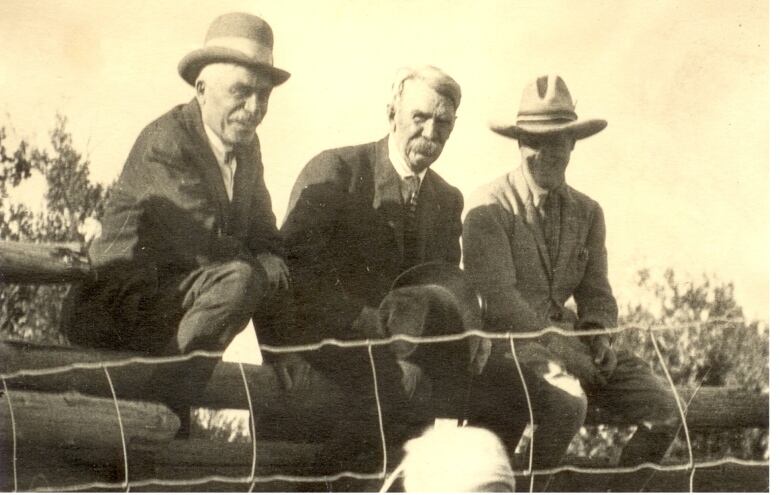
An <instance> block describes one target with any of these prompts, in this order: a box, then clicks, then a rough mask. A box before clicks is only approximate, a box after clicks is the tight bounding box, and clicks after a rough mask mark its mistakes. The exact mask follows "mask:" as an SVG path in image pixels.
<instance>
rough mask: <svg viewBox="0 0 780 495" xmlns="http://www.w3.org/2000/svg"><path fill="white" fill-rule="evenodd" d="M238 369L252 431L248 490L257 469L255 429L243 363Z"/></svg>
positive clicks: (252, 487)
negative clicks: (242, 382)
mask: <svg viewBox="0 0 780 495" xmlns="http://www.w3.org/2000/svg"><path fill="white" fill-rule="evenodd" d="M238 369H239V370H240V371H241V379H242V380H243V381H244V391H245V392H246V403H247V406H248V407H249V431H250V432H251V433H252V469H251V470H250V472H249V482H250V484H249V490H247V491H249V492H253V491H254V489H255V470H256V469H257V429H256V427H255V411H254V408H253V407H252V393H251V392H250V391H249V380H247V378H246V372H245V371H244V363H240V362H239V363H238Z"/></svg>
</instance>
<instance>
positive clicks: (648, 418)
mask: <svg viewBox="0 0 780 495" xmlns="http://www.w3.org/2000/svg"><path fill="white" fill-rule="evenodd" d="M617 358H618V362H617V366H616V368H615V371H614V373H613V374H612V376H611V377H610V379H609V380H608V382H607V385H606V386H603V387H600V388H599V389H598V390H595V391H594V392H593V393H592V394H591V395H592V400H593V401H594V402H595V403H596V404H597V405H598V406H599V407H602V408H604V409H607V410H609V411H610V412H612V413H613V414H617V415H620V416H622V417H623V418H624V419H625V420H626V421H627V422H630V423H633V424H636V425H637V430H636V432H635V433H634V435H633V436H632V437H631V439H630V440H629V442H628V443H627V444H626V446H625V447H624V448H623V452H622V453H621V457H620V465H621V466H626V467H632V466H636V465H639V464H642V463H645V462H654V463H658V462H660V461H661V460H662V459H663V458H664V456H665V455H666V451H667V450H668V448H669V446H670V445H671V444H672V442H673V441H674V439H675V437H676V436H677V431H678V428H679V425H680V418H679V411H678V409H677V403H676V401H675V399H674V395H673V394H672V391H671V387H670V385H669V384H668V383H667V382H666V381H664V380H662V379H661V378H659V377H657V376H656V375H654V374H653V372H652V370H651V368H650V366H649V365H648V364H647V363H646V362H644V361H643V360H641V359H640V358H638V357H637V356H635V355H633V354H632V353H629V352H626V351H619V352H618V353H617ZM647 476H648V475H634V476H630V477H629V476H616V477H614V478H613V480H612V481H611V483H610V488H611V489H612V490H613V491H634V490H638V489H640V488H641V487H642V486H643V485H644V484H645V481H646V479H647Z"/></svg>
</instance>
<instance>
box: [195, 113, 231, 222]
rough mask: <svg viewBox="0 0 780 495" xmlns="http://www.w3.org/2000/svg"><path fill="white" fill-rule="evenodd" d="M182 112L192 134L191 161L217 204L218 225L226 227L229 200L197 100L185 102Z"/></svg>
mask: <svg viewBox="0 0 780 495" xmlns="http://www.w3.org/2000/svg"><path fill="white" fill-rule="evenodd" d="M184 114H185V116H186V119H187V125H188V127H189V131H190V133H191V134H192V135H193V139H192V142H193V145H194V147H195V149H194V153H193V161H194V163H195V166H196V167H197V168H198V169H199V170H200V173H201V174H202V176H203V178H204V180H205V182H206V184H207V186H208V189H209V192H210V193H211V196H212V198H213V199H214V201H215V202H216V203H217V204H218V205H219V216H220V225H222V228H226V227H227V219H228V212H229V211H230V210H229V208H230V200H229V198H228V195H227V191H225V183H224V182H223V181H222V174H221V173H220V171H219V164H218V163H217V158H216V157H215V156H214V152H213V151H211V146H209V141H208V137H207V136H206V131H205V130H204V129H203V119H202V118H201V114H200V106H199V105H198V101H197V100H195V99H193V100H192V101H191V102H190V103H189V104H187V107H186V108H185V109H184Z"/></svg>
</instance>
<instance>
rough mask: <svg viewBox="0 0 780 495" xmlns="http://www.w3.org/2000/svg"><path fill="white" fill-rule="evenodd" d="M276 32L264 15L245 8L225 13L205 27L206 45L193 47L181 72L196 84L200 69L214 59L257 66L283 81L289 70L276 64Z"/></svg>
mask: <svg viewBox="0 0 780 495" xmlns="http://www.w3.org/2000/svg"><path fill="white" fill-rule="evenodd" d="M273 47H274V33H273V30H272V29H271V26H270V24H268V23H267V22H266V21H265V20H264V19H262V18H261V17H258V16H256V15H252V14H247V13H244V12H231V13H229V14H223V15H221V16H219V17H217V18H216V19H214V21H213V22H212V23H211V25H210V26H209V28H208V30H207V31H206V40H205V42H204V44H203V48H199V49H197V50H194V51H192V52H190V53H188V54H187V55H185V56H184V58H183V59H182V60H181V62H179V74H180V75H181V76H182V77H183V78H184V80H185V81H187V82H188V83H190V84H191V85H195V81H196V79H197V77H198V74H199V73H200V71H201V69H203V67H205V66H206V65H208V64H212V63H234V64H240V65H244V66H246V67H249V68H252V69H256V70H259V71H261V72H262V73H264V74H267V75H269V76H270V77H271V79H272V82H273V84H274V85H275V86H276V85H279V84H282V83H283V82H284V81H286V80H287V79H288V78H289V77H290V73H289V72H287V71H284V70H281V69H279V68H277V67H274V57H273Z"/></svg>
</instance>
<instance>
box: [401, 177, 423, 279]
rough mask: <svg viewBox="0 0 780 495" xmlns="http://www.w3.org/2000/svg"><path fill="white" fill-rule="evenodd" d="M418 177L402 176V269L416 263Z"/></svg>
mask: <svg viewBox="0 0 780 495" xmlns="http://www.w3.org/2000/svg"><path fill="white" fill-rule="evenodd" d="M419 189H420V178H419V177H417V176H416V175H410V176H407V177H404V181H403V185H402V187H401V193H402V196H403V199H404V255H403V269H407V268H410V267H412V266H414V265H416V264H417V196H418V193H419Z"/></svg>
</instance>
